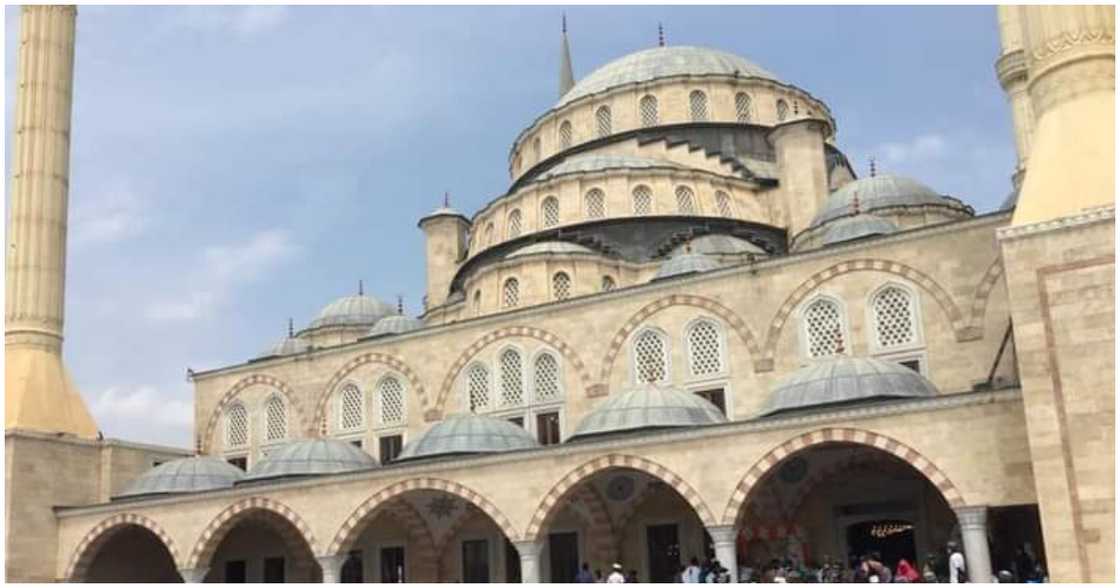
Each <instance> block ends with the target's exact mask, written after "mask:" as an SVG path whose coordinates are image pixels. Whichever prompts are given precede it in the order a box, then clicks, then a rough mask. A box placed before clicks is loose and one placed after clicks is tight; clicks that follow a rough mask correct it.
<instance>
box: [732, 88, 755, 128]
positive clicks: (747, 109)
mask: <svg viewBox="0 0 1120 588" xmlns="http://www.w3.org/2000/svg"><path fill="white" fill-rule="evenodd" d="M735 120H737V121H739V122H741V123H745V122H751V97H750V95H749V94H747V93H746V92H739V93H738V94H736V95H735Z"/></svg>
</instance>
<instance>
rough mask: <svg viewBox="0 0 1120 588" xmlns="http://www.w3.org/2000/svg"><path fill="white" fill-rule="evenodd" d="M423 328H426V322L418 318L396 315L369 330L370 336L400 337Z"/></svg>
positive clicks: (378, 322) (386, 318)
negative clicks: (399, 335) (402, 334)
mask: <svg viewBox="0 0 1120 588" xmlns="http://www.w3.org/2000/svg"><path fill="white" fill-rule="evenodd" d="M422 328H424V321H422V320H420V319H418V318H416V317H411V316H405V315H403V314H394V315H391V316H387V317H385V318H383V319H381V320H379V321H377V324H376V325H374V326H373V328H372V329H370V330H369V336H370V337H378V336H381V335H398V334H400V333H407V332H409V331H415V330H416V329H422Z"/></svg>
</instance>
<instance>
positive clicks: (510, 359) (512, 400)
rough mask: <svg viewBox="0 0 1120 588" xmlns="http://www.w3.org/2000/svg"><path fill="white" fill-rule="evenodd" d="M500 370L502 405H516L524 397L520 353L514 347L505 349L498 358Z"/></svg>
mask: <svg viewBox="0 0 1120 588" xmlns="http://www.w3.org/2000/svg"><path fill="white" fill-rule="evenodd" d="M498 367H499V369H500V370H501V371H500V373H501V379H500V385H501V392H502V405H503V406H518V405H520V404H521V403H522V401H523V399H524V394H523V389H524V378H523V377H522V370H521V353H520V352H518V351H517V350H516V349H507V350H505V351H503V352H502V355H501V357H500V358H499V359H498Z"/></svg>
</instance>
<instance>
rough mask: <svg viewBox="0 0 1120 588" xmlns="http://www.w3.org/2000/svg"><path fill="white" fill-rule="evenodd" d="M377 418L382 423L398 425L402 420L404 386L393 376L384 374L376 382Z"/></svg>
mask: <svg viewBox="0 0 1120 588" xmlns="http://www.w3.org/2000/svg"><path fill="white" fill-rule="evenodd" d="M377 408H378V411H379V412H380V413H381V414H380V416H379V418H378V420H379V421H380V423H381V424H382V425H399V424H401V423H403V422H404V386H403V385H402V384H401V381H400V380H398V379H397V378H395V377H393V376H385V377H384V378H381V381H380V382H378V383H377Z"/></svg>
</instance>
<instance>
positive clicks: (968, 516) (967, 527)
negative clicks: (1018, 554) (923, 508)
mask: <svg viewBox="0 0 1120 588" xmlns="http://www.w3.org/2000/svg"><path fill="white" fill-rule="evenodd" d="M955 512H956V513H957V523H958V524H960V526H961V540H962V541H963V542H964V564H965V570H966V571H967V572H968V579H969V581H971V582H982V583H985V584H986V583H988V582H991V581H992V555H991V553H990V552H989V551H988V507H987V506H962V507H961V508H958V509H956V511H955Z"/></svg>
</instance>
